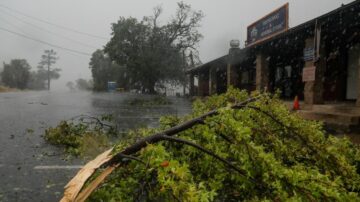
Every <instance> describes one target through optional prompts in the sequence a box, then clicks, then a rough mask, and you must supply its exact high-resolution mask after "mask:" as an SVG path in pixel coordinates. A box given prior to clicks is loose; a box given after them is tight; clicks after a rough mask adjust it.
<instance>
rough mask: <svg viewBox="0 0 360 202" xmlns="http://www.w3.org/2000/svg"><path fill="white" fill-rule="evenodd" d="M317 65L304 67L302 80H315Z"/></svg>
mask: <svg viewBox="0 0 360 202" xmlns="http://www.w3.org/2000/svg"><path fill="white" fill-rule="evenodd" d="M315 74H316V67H314V66H313V67H305V68H303V74H302V81H303V82H308V81H315Z"/></svg>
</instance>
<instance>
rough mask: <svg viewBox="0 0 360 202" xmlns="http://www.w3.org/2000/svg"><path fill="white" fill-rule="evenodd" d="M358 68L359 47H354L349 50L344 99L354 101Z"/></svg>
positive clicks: (359, 60) (356, 90)
mask: <svg viewBox="0 0 360 202" xmlns="http://www.w3.org/2000/svg"><path fill="white" fill-rule="evenodd" d="M359 68H360V45H357V46H354V47H353V48H352V49H350V50H349V54H348V66H347V79H346V99H348V100H356V99H357V97H358V91H359Z"/></svg>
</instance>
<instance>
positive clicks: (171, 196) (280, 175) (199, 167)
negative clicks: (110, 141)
mask: <svg viewBox="0 0 360 202" xmlns="http://www.w3.org/2000/svg"><path fill="white" fill-rule="evenodd" d="M160 122H161V125H160V127H159V128H157V129H140V130H137V131H133V132H130V133H129V134H128V139H127V141H121V142H120V143H119V144H117V145H115V147H114V148H113V149H112V150H110V151H107V153H104V154H103V155H101V156H99V157H98V158H97V159H95V160H94V161H92V162H91V163H89V164H88V165H86V166H85V167H84V168H83V169H82V170H81V171H80V172H79V173H78V175H77V176H75V177H74V178H73V180H72V181H70V182H69V184H68V185H67V189H66V191H65V194H64V198H63V199H62V201H85V200H87V199H88V200H90V201H92V200H93V201H99V200H103V201H108V200H115V201H159V200H160V201H245V200H275V201H283V200H305V201H318V200H330V201H332V200H337V201H339V200H340V201H341V200H343V201H350V200H359V199H360V198H359V191H360V175H359V169H360V163H359V162H360V152H359V151H360V150H359V148H358V147H357V146H355V145H353V144H352V143H351V142H350V141H349V140H347V139H346V138H336V137H333V136H328V135H325V134H324V131H323V129H322V125H321V123H318V122H312V121H306V120H303V119H301V118H300V117H299V116H298V115H297V114H296V113H292V112H289V111H288V110H287V108H286V107H285V106H283V104H282V103H281V102H280V101H279V99H277V98H276V96H275V97H273V96H271V95H267V94H263V95H256V96H253V97H249V96H248V95H247V93H245V92H239V91H237V90H234V89H230V90H229V91H228V92H227V93H226V94H224V95H220V96H214V97H210V98H209V99H207V100H206V101H205V102H201V101H196V102H195V103H194V109H193V113H192V114H191V115H189V116H186V117H182V118H179V117H164V118H162V119H161V121H160ZM84 173H85V174H84Z"/></svg>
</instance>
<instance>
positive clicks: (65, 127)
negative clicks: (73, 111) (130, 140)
mask: <svg viewBox="0 0 360 202" xmlns="http://www.w3.org/2000/svg"><path fill="white" fill-rule="evenodd" d="M110 119H111V118H109V116H102V117H101V118H100V119H98V118H95V117H90V116H80V117H79V119H77V120H76V121H75V120H73V121H61V122H60V123H59V125H57V126H56V127H50V128H48V129H46V130H45V135H44V139H45V140H46V141H47V142H49V143H50V144H53V145H57V146H61V147H63V148H64V150H65V152H66V153H67V154H69V155H72V156H82V157H85V158H91V157H94V156H95V155H97V154H98V153H99V152H102V151H104V150H105V149H106V148H107V147H109V146H110V143H111V142H110V139H109V138H110V137H111V136H114V135H116V132H115V131H116V128H114V127H112V126H110V125H107V124H106V123H104V121H108V120H110Z"/></svg>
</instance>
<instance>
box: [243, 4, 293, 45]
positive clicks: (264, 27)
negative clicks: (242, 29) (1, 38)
mask: <svg viewBox="0 0 360 202" xmlns="http://www.w3.org/2000/svg"><path fill="white" fill-rule="evenodd" d="M288 29H289V3H287V4H285V5H284V6H282V7H280V8H278V9H276V10H275V11H273V12H271V13H270V14H268V15H266V16H265V17H263V18H261V19H260V20H258V21H256V22H254V23H253V24H251V25H250V26H248V28H247V46H251V45H254V44H256V43H259V42H261V41H264V40H266V39H268V38H271V37H273V36H275V35H277V34H280V33H282V32H284V31H286V30H288Z"/></svg>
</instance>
